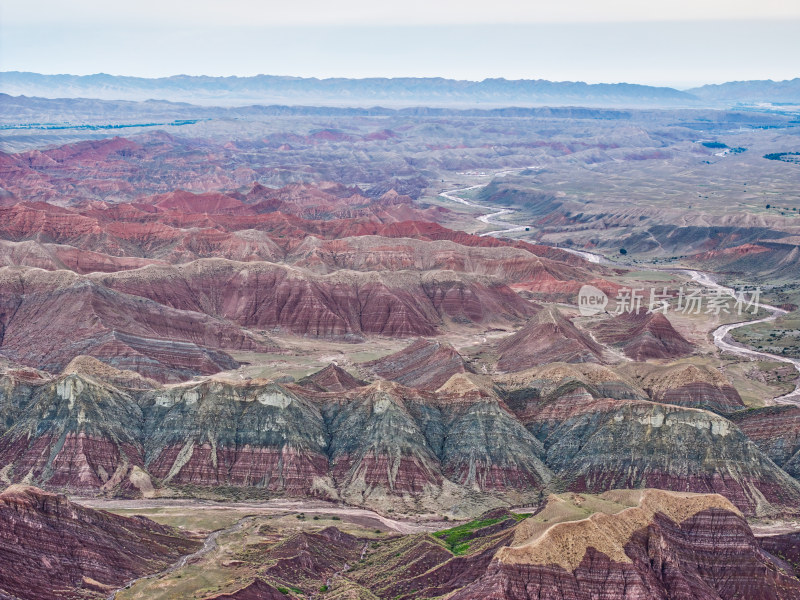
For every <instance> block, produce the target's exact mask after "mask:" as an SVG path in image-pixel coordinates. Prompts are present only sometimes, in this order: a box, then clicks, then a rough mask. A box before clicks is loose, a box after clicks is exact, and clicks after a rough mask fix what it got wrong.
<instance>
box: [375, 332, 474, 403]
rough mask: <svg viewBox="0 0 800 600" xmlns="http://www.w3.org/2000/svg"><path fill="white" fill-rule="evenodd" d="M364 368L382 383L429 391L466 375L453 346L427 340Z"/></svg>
mask: <svg viewBox="0 0 800 600" xmlns="http://www.w3.org/2000/svg"><path fill="white" fill-rule="evenodd" d="M363 366H364V368H366V369H368V370H369V371H371V372H372V373H374V374H375V375H378V376H379V377H382V378H384V379H390V380H392V381H396V382H397V383H400V384H402V385H404V386H407V387H413V388H419V389H421V390H429V391H433V390H436V389H438V388H440V387H442V386H443V385H444V384H445V383H446V382H447V381H448V380H449V379H450V378H451V377H452V376H453V375H455V374H457V373H466V372H467V367H466V365H465V363H464V359H463V358H462V357H461V355H460V354H459V353H458V352H457V351H456V349H455V348H453V346H451V345H450V344H447V343H445V342H438V341H435V340H426V339H418V340H416V341H414V342H413V343H412V344H411V345H410V346H407V347H406V348H403V349H402V350H400V351H399V352H395V353H394V354H390V355H388V356H384V357H383V358H379V359H377V360H373V361H371V362H368V363H364V365H363Z"/></svg>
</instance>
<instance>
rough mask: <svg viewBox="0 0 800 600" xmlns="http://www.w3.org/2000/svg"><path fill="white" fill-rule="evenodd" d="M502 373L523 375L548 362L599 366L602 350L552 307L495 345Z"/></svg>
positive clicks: (543, 310)
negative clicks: (510, 372) (597, 363)
mask: <svg viewBox="0 0 800 600" xmlns="http://www.w3.org/2000/svg"><path fill="white" fill-rule="evenodd" d="M497 350H498V352H499V353H500V360H499V361H498V362H497V368H498V369H500V370H502V371H522V370H524V369H528V368H530V367H534V366H536V365H541V364H544V363H550V362H599V361H600V360H601V357H602V353H603V350H602V347H601V346H600V345H599V344H598V343H597V342H595V341H594V340H593V339H592V338H591V336H590V335H589V334H587V333H584V332H582V331H580V330H579V329H578V328H577V327H575V325H574V324H573V323H572V322H571V321H570V320H569V319H567V318H566V317H564V315H562V314H561V312H559V310H558V309H557V308H555V307H547V308H544V309H542V310H540V311H539V312H537V314H536V315H535V316H534V317H533V318H532V319H531V320H530V321H529V322H528V323H526V324H525V326H524V327H523V328H522V329H520V330H519V331H517V332H516V333H515V334H514V335H512V336H510V337H508V338H506V339H504V340H503V341H502V342H500V343H499V344H498V345H497Z"/></svg>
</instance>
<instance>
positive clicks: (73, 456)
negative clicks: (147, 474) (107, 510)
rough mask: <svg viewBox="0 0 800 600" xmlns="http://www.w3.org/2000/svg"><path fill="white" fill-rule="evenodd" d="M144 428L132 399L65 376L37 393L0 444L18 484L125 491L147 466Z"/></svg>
mask: <svg viewBox="0 0 800 600" xmlns="http://www.w3.org/2000/svg"><path fill="white" fill-rule="evenodd" d="M141 427H142V410H141V408H140V407H139V405H138V404H137V402H136V400H135V399H134V398H133V397H132V396H130V395H129V394H127V393H126V392H123V391H120V390H118V389H116V388H114V387H112V386H109V385H105V384H102V383H100V382H98V381H96V380H93V379H89V378H87V377H82V376H80V375H64V376H62V377H59V378H57V379H54V380H53V381H51V382H49V383H46V384H44V385H40V386H38V387H37V388H36V389H35V390H34V391H33V393H32V394H31V396H30V398H29V400H28V401H27V402H26V405H25V407H24V408H23V409H22V410H21V411H20V412H19V413H18V414H17V415H16V417H15V419H14V423H13V425H12V426H11V427H10V428H9V430H8V431H7V432H6V433H5V435H3V437H2V438H0V462H2V464H3V466H4V467H5V469H4V473H5V475H6V478H7V479H8V480H10V481H14V482H22V481H26V482H33V481H35V482H37V483H39V484H46V485H48V486H51V487H54V488H69V489H73V490H86V491H101V490H114V489H117V490H120V489H124V488H126V487H128V486H130V485H131V482H130V477H131V475H132V474H133V473H134V470H135V469H136V468H137V467H139V468H141V467H143V466H144V462H143V455H142V448H141V438H142V429H141ZM134 479H135V475H134Z"/></svg>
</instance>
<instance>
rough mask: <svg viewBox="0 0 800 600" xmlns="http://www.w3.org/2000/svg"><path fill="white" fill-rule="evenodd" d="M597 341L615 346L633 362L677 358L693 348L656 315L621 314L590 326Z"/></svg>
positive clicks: (667, 322) (665, 320)
mask: <svg viewBox="0 0 800 600" xmlns="http://www.w3.org/2000/svg"><path fill="white" fill-rule="evenodd" d="M593 330H594V332H595V335H596V336H597V339H598V340H600V341H601V342H603V343H604V344H609V345H612V346H617V347H619V348H621V349H622V351H623V352H624V353H625V356H627V357H629V358H632V359H633V360H639V361H646V360H649V359H663V358H678V357H681V356H685V355H687V354H691V353H692V351H693V349H694V347H693V346H692V344H691V343H690V342H689V341H688V340H686V338H684V337H683V336H682V335H681V334H680V333H678V332H677V331H675V328H674V327H673V326H672V323H670V322H669V319H667V317H666V316H664V315H663V314H661V313H660V312H652V313H651V312H648V311H647V309H645V308H642V309H640V310H639V311H638V312H624V313H622V314H620V315H616V316H614V317H612V318H611V319H609V320H606V321H601V322H600V323H598V324H597V325H595V326H594V327H593Z"/></svg>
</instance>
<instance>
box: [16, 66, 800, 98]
mask: <svg viewBox="0 0 800 600" xmlns="http://www.w3.org/2000/svg"><path fill="white" fill-rule="evenodd" d="M0 91H2V92H4V93H7V94H10V95H12V96H17V95H25V96H41V97H46V98H98V99H105V100H149V99H160V100H170V101H174V102H191V103H195V104H203V105H218V106H219V105H222V106H241V105H248V104H300V105H324V106H375V105H381V106H391V107H400V106H452V107H466V106H483V107H498V106H589V107H600V106H602V107H729V106H734V105H738V104H756V103H794V102H800V78H796V79H792V80H786V81H772V80H766V81H743V82H731V83H725V84H722V85H706V86H702V87H698V88H694V89H690V90H684V91H681V90H677V89H673V88H670V87H654V86H648V85H637V84H632V83H601V84H586V83H583V82H571V81H547V80H543V79H538V80H532V79H530V80H529V79H521V80H507V79H503V78H495V79H484V80H483V81H465V80H454V79H445V78H439V77H437V78H421V77H419V78H418V77H399V78H378V77H375V78H365V79H345V78H329V79H317V78H302V77H286V76H274V75H256V76H253V77H208V76H188V75H175V76H172V77H162V78H157V79H148V78H142V77H126V76H114V75H107V74H104V73H98V74H95V75H43V74H39V73H30V72H20V71H7V72H3V73H1V74H0Z"/></svg>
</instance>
